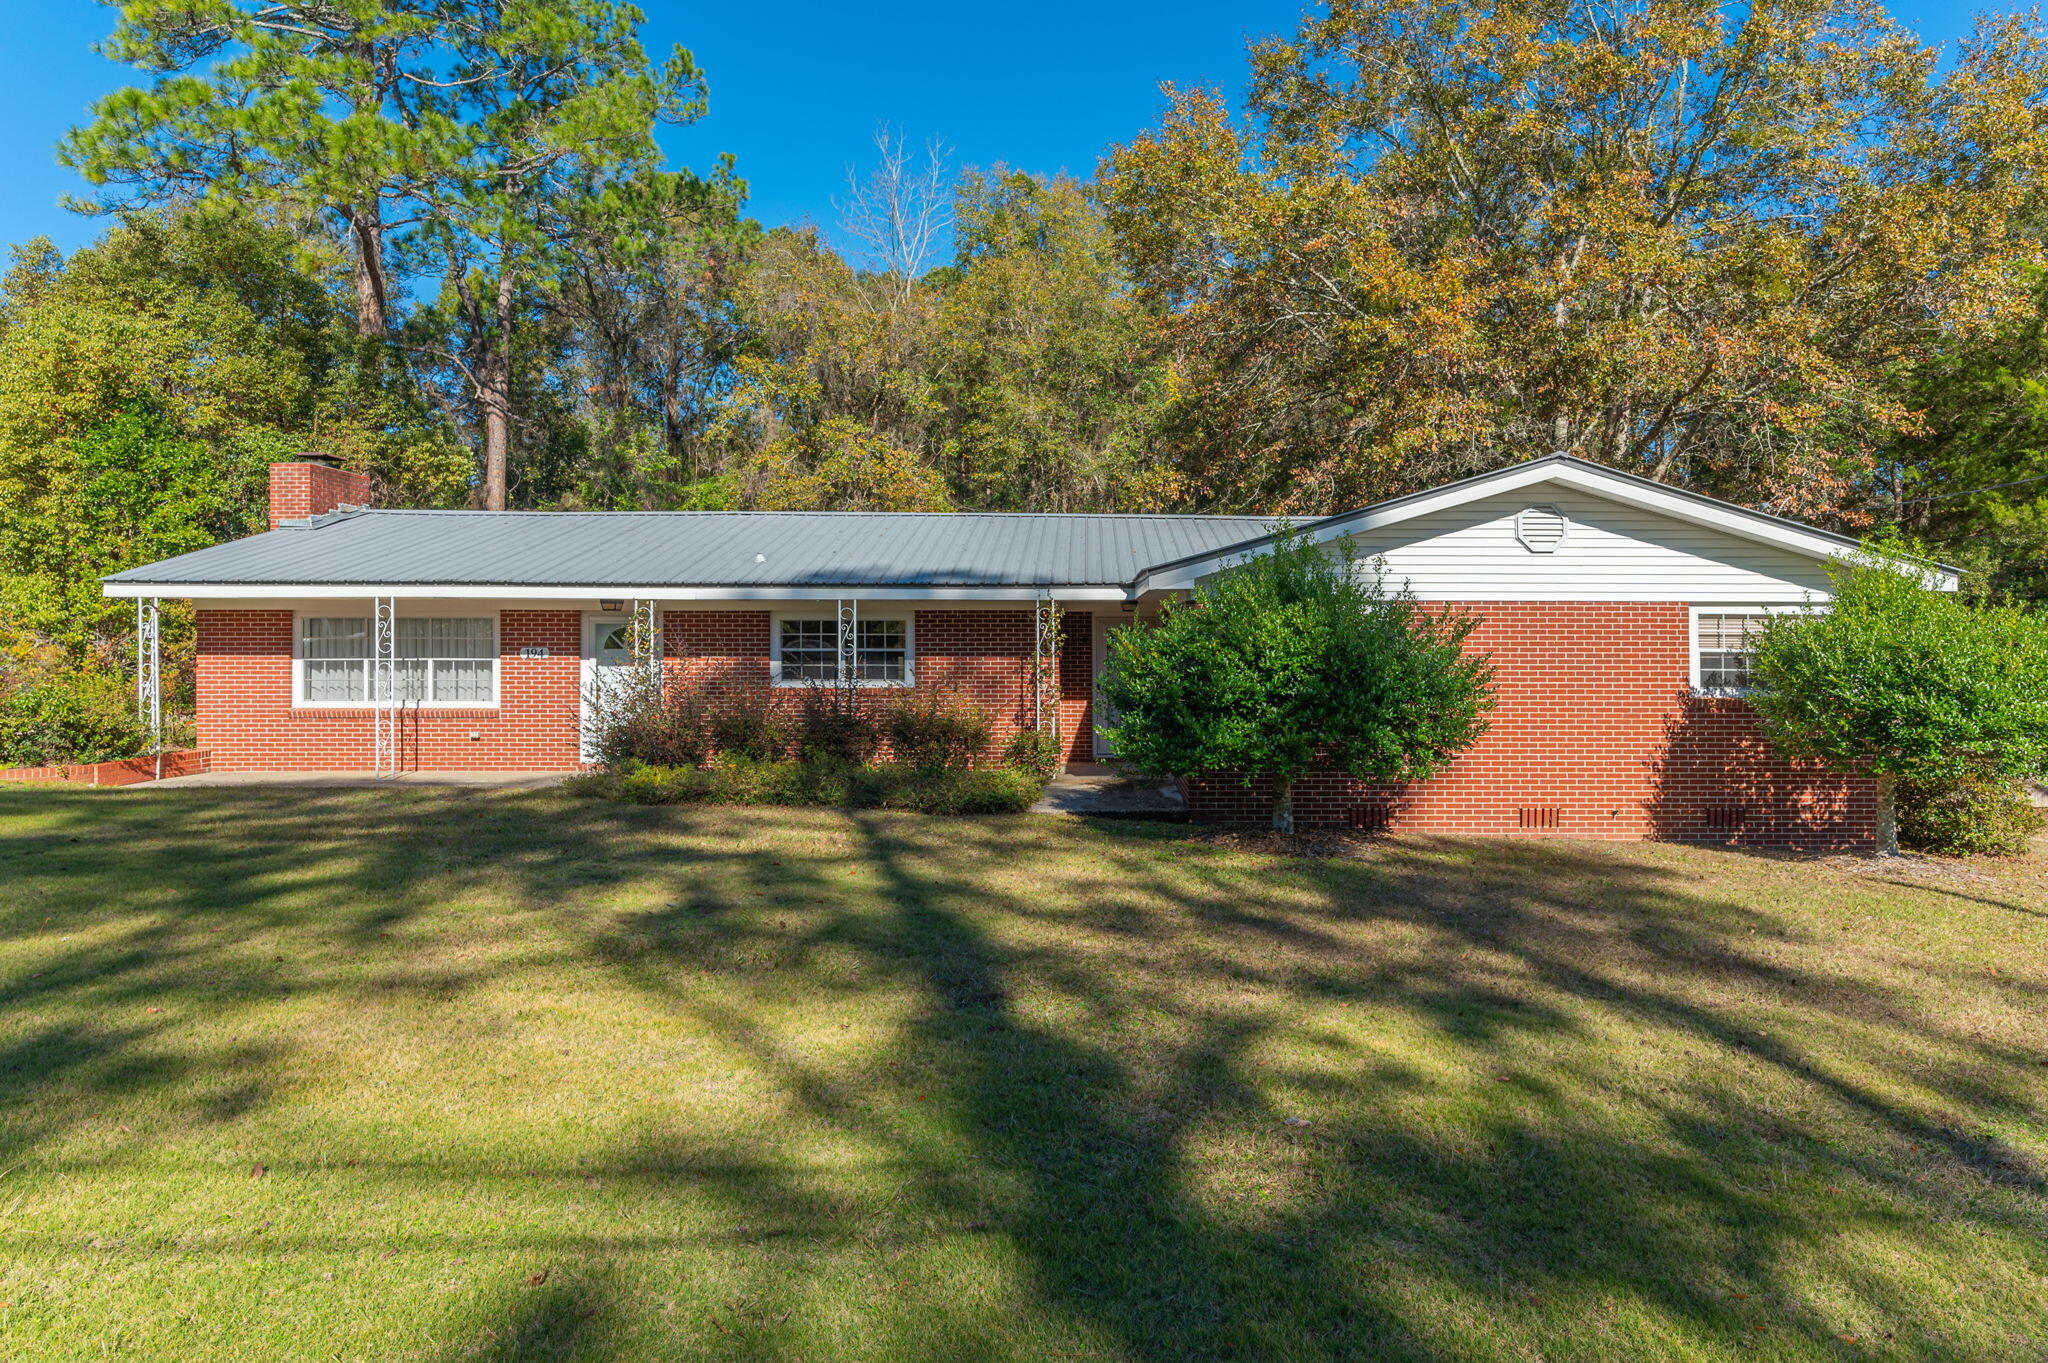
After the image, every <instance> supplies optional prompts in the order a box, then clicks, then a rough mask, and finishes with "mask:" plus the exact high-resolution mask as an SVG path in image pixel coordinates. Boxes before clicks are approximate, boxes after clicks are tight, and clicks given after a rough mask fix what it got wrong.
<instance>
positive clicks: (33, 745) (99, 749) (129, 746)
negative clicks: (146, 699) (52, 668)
mask: <svg viewBox="0 0 2048 1363" xmlns="http://www.w3.org/2000/svg"><path fill="white" fill-rule="evenodd" d="M146 742H147V738H146V736H145V735H144V733H143V731H142V728H141V726H140V725H138V724H137V723H136V721H135V693H134V691H133V690H131V689H130V687H129V685H128V683H126V682H125V681H124V680H123V679H122V678H120V677H117V676H112V675H109V674H106V673H78V674H71V675H66V676H59V677H53V678H49V679H47V680H44V681H42V682H39V683H37V684H35V685H32V686H28V687H24V688H22V689H20V690H18V691H11V692H7V693H4V694H0V767H40V766H48V765H54V764H57V763H63V762H106V761H111V760H113V759H114V758H117V757H133V756H134V755H135V754H136V753H139V752H141V751H142V749H143V747H144V745H145V743H146Z"/></svg>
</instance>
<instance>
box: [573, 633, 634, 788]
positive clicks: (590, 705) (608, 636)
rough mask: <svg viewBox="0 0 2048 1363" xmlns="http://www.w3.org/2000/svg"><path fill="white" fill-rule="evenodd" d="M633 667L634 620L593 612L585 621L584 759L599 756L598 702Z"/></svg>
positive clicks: (620, 681)
mask: <svg viewBox="0 0 2048 1363" xmlns="http://www.w3.org/2000/svg"><path fill="white" fill-rule="evenodd" d="M632 667H633V622H632V621H631V620H628V619H627V618H626V617H624V616H622V615H592V616H586V617H585V618H584V621H583V760H584V761H586V762H590V761H594V760H596V756H597V755H596V753H595V752H594V751H593V750H592V740H593V738H594V737H595V720H596V709H595V707H596V705H597V704H598V702H599V701H600V699H601V698H602V697H603V696H605V695H606V694H608V693H609V692H611V691H612V690H614V689H616V688H617V687H619V686H620V685H621V684H622V683H623V682H624V679H625V678H626V676H627V675H628V674H629V673H630V672H631V670H632Z"/></svg>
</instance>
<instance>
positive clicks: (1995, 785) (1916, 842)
mask: <svg viewBox="0 0 2048 1363" xmlns="http://www.w3.org/2000/svg"><path fill="white" fill-rule="evenodd" d="M1898 811H1899V841H1900V842H1901V843H1902V844H1904V845H1905V846H1907V847H1911V848H1914V849H1916V850H1918V851H1922V852H1935V853H1938V854H1940V855H1943V856H1951V857H1963V856H1973V855H1975V856H1994V857H2017V856H2022V855H2024V854H2025V853H2026V851H2027V848H2028V846H2029V845H2030V844H2031V843H2032V841H2033V839H2034V835H2035V834H2037V833H2039V832H2040V831H2041V828H2042V826H2043V824H2044V822H2048V820H2044V819H2043V816H2042V814H2041V811H2040V810H2038V809H2036V808H2034V806H2033V805H2032V804H2031V803H2030V802H2029V801H2028V800H2027V794H2026V790H2025V788H2024V787H2022V786H2020V785H2019V784H2018V783H2017V782H2014V781H2002V780H1999V779H1997V778H1994V777H1989V776H1972V777H1965V778H1963V779H1961V780H1955V781H1901V782H1899V788H1898Z"/></svg>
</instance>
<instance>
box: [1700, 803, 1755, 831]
mask: <svg viewBox="0 0 2048 1363" xmlns="http://www.w3.org/2000/svg"><path fill="white" fill-rule="evenodd" d="M1748 822H1749V811H1748V810H1746V809H1744V808H1743V807H1742V806H1740V805H1713V806H1711V807H1709V808H1708V810H1707V831H1708V832H1709V833H1740V832H1741V831H1742V829H1743V826H1744V825H1745V824H1747V823H1748Z"/></svg>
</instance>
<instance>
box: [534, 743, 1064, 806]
mask: <svg viewBox="0 0 2048 1363" xmlns="http://www.w3.org/2000/svg"><path fill="white" fill-rule="evenodd" d="M1044 785H1045V783H1044V782H1043V781H1041V780H1039V779H1038V778H1037V777H1036V776H1034V775H1032V774H1031V773H1029V772H1021V771H1013V770H1011V769H1010V768H1007V767H981V768H975V769H972V770H969V769H964V768H959V767H933V766H928V765H919V764H916V763H911V762H877V763H872V764H869V765H865V766H855V765H851V764H847V763H842V762H834V761H831V760H829V759H827V760H811V761H804V760H784V761H779V762H760V761H755V760H752V759H750V758H744V757H720V758H718V759H717V760H715V761H713V762H712V763H711V764H710V765H709V766H705V767H649V766H632V767H629V768H627V769H625V770H623V771H615V772H596V773H593V774H591V775H587V776H579V777H572V778H571V780H570V788H571V789H572V790H573V791H574V792H575V793H577V794H581V795H590V796H598V797H605V798H611V799H618V800H625V801H627V802H629V803H632V804H641V805H791V806H826V807H831V808H838V809H901V810H909V811H913V812H916V813H920V814H1018V813H1022V812H1023V811H1024V810H1027V809H1029V808H1031V806H1032V804H1033V802H1034V801H1036V800H1037V799H1038V796H1039V793H1040V791H1041V790H1043V788H1044Z"/></svg>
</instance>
